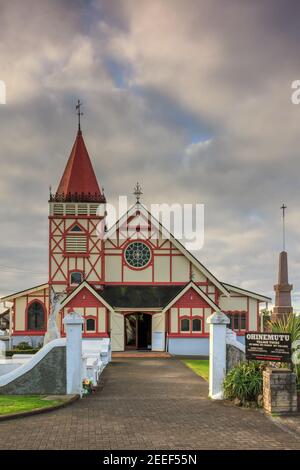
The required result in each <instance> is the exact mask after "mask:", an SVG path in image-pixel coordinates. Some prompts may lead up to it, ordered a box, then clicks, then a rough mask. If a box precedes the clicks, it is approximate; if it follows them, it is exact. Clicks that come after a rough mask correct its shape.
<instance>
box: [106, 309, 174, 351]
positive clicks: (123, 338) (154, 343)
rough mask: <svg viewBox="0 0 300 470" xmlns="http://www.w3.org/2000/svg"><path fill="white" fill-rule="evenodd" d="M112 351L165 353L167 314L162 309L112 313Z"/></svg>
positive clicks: (116, 311)
mask: <svg viewBox="0 0 300 470" xmlns="http://www.w3.org/2000/svg"><path fill="white" fill-rule="evenodd" d="M110 324H111V331H110V334H111V344H112V351H113V352H114V351H129V352H130V351H132V352H134V351H144V352H149V351H165V344H166V325H165V313H163V312H162V311H161V309H155V310H153V309H152V310H150V309H132V310H128V309H126V310H125V309H124V310H123V309H116V310H115V311H114V312H112V313H111V322H110Z"/></svg>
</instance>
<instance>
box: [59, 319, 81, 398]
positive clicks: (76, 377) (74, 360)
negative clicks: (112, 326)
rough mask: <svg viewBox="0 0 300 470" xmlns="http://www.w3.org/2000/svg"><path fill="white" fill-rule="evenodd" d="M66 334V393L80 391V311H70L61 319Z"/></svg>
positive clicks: (77, 392)
mask: <svg viewBox="0 0 300 470" xmlns="http://www.w3.org/2000/svg"><path fill="white" fill-rule="evenodd" d="M63 323H64V325H65V330H66V335H67V347H66V356H67V370H66V374H67V393H68V394H73V393H74V394H80V395H81V392H82V371H81V369H82V359H81V357H82V324H83V318H82V316H81V315H80V313H76V312H71V313H68V315H66V316H65V318H64V319H63Z"/></svg>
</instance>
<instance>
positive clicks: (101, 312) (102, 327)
mask: <svg viewBox="0 0 300 470" xmlns="http://www.w3.org/2000/svg"><path fill="white" fill-rule="evenodd" d="M105 316H106V309H105V307H100V308H99V309H98V329H99V332H100V333H105V324H106V322H105Z"/></svg>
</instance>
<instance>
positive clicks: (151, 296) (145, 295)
mask: <svg viewBox="0 0 300 470" xmlns="http://www.w3.org/2000/svg"><path fill="white" fill-rule="evenodd" d="M182 289H183V286H178V285H177V286H137V285H135V286H128V285H127V286H106V287H105V288H104V290H103V291H102V292H101V297H102V298H103V299H105V300H106V302H108V303H109V304H110V305H112V307H114V308H126V307H128V308H141V309H142V308H163V307H164V306H165V305H167V304H168V303H169V302H170V301H171V300H172V299H173V298H174V297H175V296H177V294H178V293H179V292H180V291H181V290H182Z"/></svg>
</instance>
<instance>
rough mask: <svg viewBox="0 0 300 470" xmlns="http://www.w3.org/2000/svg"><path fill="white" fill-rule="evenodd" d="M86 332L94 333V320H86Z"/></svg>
mask: <svg viewBox="0 0 300 470" xmlns="http://www.w3.org/2000/svg"><path fill="white" fill-rule="evenodd" d="M86 331H89V332H93V331H96V321H95V319H94V318H88V319H87V320H86Z"/></svg>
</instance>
